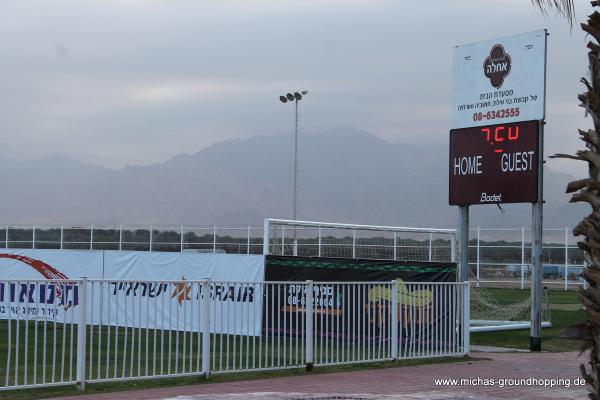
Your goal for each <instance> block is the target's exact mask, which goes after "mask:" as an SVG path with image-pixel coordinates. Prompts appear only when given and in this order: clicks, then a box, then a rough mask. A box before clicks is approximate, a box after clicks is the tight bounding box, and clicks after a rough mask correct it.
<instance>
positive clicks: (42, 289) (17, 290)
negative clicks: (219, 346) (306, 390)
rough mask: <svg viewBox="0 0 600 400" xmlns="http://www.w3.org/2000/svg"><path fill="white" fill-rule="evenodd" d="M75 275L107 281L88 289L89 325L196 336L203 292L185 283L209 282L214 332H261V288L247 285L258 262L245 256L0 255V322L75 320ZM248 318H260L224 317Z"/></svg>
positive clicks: (259, 273)
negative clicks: (237, 319)
mask: <svg viewBox="0 0 600 400" xmlns="http://www.w3.org/2000/svg"><path fill="white" fill-rule="evenodd" d="M81 277H87V278H88V279H91V280H93V279H107V280H109V281H108V282H104V283H102V284H100V283H99V282H90V283H89V285H88V302H87V303H88V309H87V316H88V322H89V323H93V324H99V323H102V324H104V325H106V324H109V325H118V326H129V327H140V328H149V329H153V328H158V329H173V330H188V331H189V330H196V331H197V330H199V329H200V317H201V313H200V304H201V299H202V296H203V293H202V286H201V285H200V284H199V283H188V282H187V281H194V280H203V279H211V280H212V281H217V282H216V283H212V284H211V288H210V289H211V290H210V291H211V293H210V296H211V300H212V303H211V313H213V314H214V315H211V321H212V323H211V327H212V330H213V332H217V333H221V332H222V333H232V334H246V335H258V334H260V315H261V314H260V312H261V305H262V303H261V301H260V299H261V297H262V286H261V285H259V284H256V285H254V284H253V282H260V281H262V280H263V278H264V257H263V256H250V255H231V254H195V253H152V252H125V251H71V250H21V249H18V250H16V249H15V250H11V249H8V250H1V251H0V318H3V319H6V318H10V319H17V318H18V319H21V320H27V319H28V320H35V319H39V320H50V321H57V322H60V323H62V322H72V321H74V322H77V321H78V318H79V304H80V294H79V293H80V291H81V289H80V288H79V286H78V285H77V283H76V282H75V281H76V280H78V279H80V278H81ZM70 279H72V280H73V282H72V283H64V282H58V281H57V280H61V281H62V280H70ZM8 280H40V282H37V283H32V282H8ZM129 280H133V281H176V282H170V283H160V282H127V281H129ZM224 281H225V282H226V281H245V282H249V283H247V284H243V285H242V284H234V283H223V282H224ZM250 314H252V315H255V316H257V317H258V318H254V320H253V321H249V318H248V319H246V320H244V321H234V320H232V319H231V318H230V316H235V315H237V316H241V315H250Z"/></svg>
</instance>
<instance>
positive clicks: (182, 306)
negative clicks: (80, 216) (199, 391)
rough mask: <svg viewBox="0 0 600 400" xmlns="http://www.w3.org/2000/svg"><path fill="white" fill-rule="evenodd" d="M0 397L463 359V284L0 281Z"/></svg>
mask: <svg viewBox="0 0 600 400" xmlns="http://www.w3.org/2000/svg"><path fill="white" fill-rule="evenodd" d="M0 332H1V334H0V350H1V351H0V390H6V389H18V388H28V387H40V386H52V385H70V384H76V385H78V387H79V388H80V389H81V390H83V389H84V388H85V384H86V383H93V382H113V381H122V380H130V379H150V378H164V377H179V376H188V375H209V374H212V373H231V372H241V371H256V370H275V369H284V368H300V367H305V366H306V367H312V366H313V365H314V366H317V367H319V366H327V365H335V364H346V363H362V362H371V361H381V360H394V359H413V358H424V357H440V356H459V355H465V354H468V352H469V287H468V284H466V283H399V282H396V281H393V282H312V281H306V282H221V281H219V282H216V281H210V280H204V281H115V280H91V279H90V280H88V279H85V278H84V279H81V280H77V281H73V280H70V281H67V280H52V281H49V280H31V281H22V280H3V281H0Z"/></svg>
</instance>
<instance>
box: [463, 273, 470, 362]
mask: <svg viewBox="0 0 600 400" xmlns="http://www.w3.org/2000/svg"><path fill="white" fill-rule="evenodd" d="M463 350H464V352H465V354H466V355H469V352H470V351H471V288H470V287H469V282H468V281H467V282H464V284H463Z"/></svg>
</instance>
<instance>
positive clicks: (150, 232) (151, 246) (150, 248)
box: [150, 225, 152, 251]
mask: <svg viewBox="0 0 600 400" xmlns="http://www.w3.org/2000/svg"><path fill="white" fill-rule="evenodd" d="M150 251H152V225H150Z"/></svg>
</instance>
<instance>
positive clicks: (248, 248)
mask: <svg viewBox="0 0 600 400" xmlns="http://www.w3.org/2000/svg"><path fill="white" fill-rule="evenodd" d="M246 254H250V225H248V244H247V247H246Z"/></svg>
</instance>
